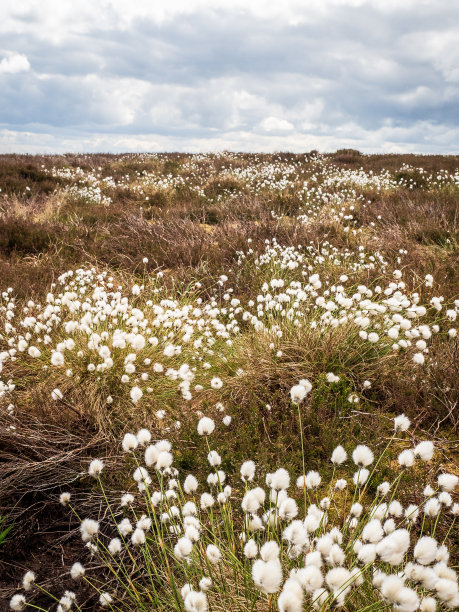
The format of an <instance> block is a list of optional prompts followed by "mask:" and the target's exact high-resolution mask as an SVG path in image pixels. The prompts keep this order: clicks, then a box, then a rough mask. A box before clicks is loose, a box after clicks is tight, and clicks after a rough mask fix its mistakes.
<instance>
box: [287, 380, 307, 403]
mask: <svg viewBox="0 0 459 612" xmlns="http://www.w3.org/2000/svg"><path fill="white" fill-rule="evenodd" d="M311 389H312V385H311V383H310V382H309V380H306V379H303V380H300V382H299V384H297V385H293V387H292V388H291V389H290V399H291V400H292V403H293V404H300V403H301V402H302V401H303V400H304V399H305V397H306V395H307V394H308V393H309V392H310V391H311Z"/></svg>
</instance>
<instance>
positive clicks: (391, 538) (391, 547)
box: [376, 529, 410, 565]
mask: <svg viewBox="0 0 459 612" xmlns="http://www.w3.org/2000/svg"><path fill="white" fill-rule="evenodd" d="M409 546H410V533H409V531H408V530H407V529H396V530H395V531H392V533H390V534H389V535H388V536H386V537H385V538H383V539H382V540H381V541H380V542H379V543H378V544H377V545H376V553H377V555H378V557H379V558H380V559H381V560H382V561H384V563H389V564H390V565H400V564H401V563H402V561H403V559H404V556H405V554H406V552H407V550H408V548H409Z"/></svg>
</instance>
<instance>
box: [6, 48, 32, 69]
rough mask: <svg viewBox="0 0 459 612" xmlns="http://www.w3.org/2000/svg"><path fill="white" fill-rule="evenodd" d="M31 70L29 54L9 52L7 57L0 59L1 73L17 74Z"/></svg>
mask: <svg viewBox="0 0 459 612" xmlns="http://www.w3.org/2000/svg"><path fill="white" fill-rule="evenodd" d="M28 70H30V63H29V60H28V59H27V56H25V55H23V54H22V53H11V52H7V54H6V57H4V58H3V59H2V60H1V61H0V74H16V73H17V72H27V71H28Z"/></svg>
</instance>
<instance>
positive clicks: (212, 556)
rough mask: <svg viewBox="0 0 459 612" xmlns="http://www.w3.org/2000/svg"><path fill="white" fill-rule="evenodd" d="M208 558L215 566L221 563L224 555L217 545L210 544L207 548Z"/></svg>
mask: <svg viewBox="0 0 459 612" xmlns="http://www.w3.org/2000/svg"><path fill="white" fill-rule="evenodd" d="M206 556H207V558H208V559H209V561H210V563H212V564H214V565H215V564H217V563H220V561H221V559H222V553H221V552H220V549H219V548H218V546H215V544H209V545H208V546H207V549H206Z"/></svg>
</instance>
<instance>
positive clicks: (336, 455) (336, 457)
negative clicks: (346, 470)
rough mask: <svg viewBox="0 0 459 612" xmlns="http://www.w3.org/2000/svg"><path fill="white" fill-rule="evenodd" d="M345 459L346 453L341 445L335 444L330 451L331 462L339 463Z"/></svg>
mask: <svg viewBox="0 0 459 612" xmlns="http://www.w3.org/2000/svg"><path fill="white" fill-rule="evenodd" d="M346 459H347V453H346V451H345V450H344V448H343V447H342V446H337V447H336V448H335V450H334V451H333V453H332V456H331V462H332V463H333V464H334V465H341V464H342V463H344V462H345V461H346Z"/></svg>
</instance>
